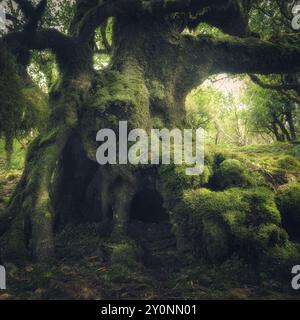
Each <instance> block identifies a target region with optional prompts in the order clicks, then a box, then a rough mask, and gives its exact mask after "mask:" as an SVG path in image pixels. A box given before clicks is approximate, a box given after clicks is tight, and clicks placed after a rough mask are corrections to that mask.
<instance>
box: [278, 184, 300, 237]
mask: <svg viewBox="0 0 300 320" xmlns="http://www.w3.org/2000/svg"><path fill="white" fill-rule="evenodd" d="M276 201H277V204H278V208H279V210H280V212H281V214H282V222H283V226H284V227H285V228H286V230H287V231H288V233H289V235H290V236H291V237H292V238H296V239H299V228H300V183H297V182H293V183H290V184H288V185H286V186H283V187H282V188H281V190H280V191H279V193H278V195H277V198H276Z"/></svg>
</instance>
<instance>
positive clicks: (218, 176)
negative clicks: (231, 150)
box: [213, 159, 255, 189]
mask: <svg viewBox="0 0 300 320" xmlns="http://www.w3.org/2000/svg"><path fill="white" fill-rule="evenodd" d="M213 184H214V186H215V187H216V188H218V189H226V188H228V187H234V186H241V187H243V186H245V187H247V186H251V185H255V181H254V179H253V177H251V175H250V172H249V170H248V169H247V168H246V167H245V166H244V165H243V164H242V163H241V162H240V161H239V160H236V159H227V160H224V161H223V162H222V163H221V164H220V166H219V168H218V169H217V170H216V172H215V175H214V179H213Z"/></svg>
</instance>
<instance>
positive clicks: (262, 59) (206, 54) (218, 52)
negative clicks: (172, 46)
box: [185, 34, 300, 74]
mask: <svg viewBox="0 0 300 320" xmlns="http://www.w3.org/2000/svg"><path fill="white" fill-rule="evenodd" d="M185 48H186V52H187V55H190V56H192V57H193V60H194V63H198V64H201V63H203V61H205V63H206V64H207V65H209V68H210V72H211V74H215V73H257V74H272V73H274V74H280V73H295V72H297V71H299V70H300V60H299V55H300V35H299V34H293V35H283V36H280V37H277V38H276V39H272V40H271V41H263V40H260V39H257V38H243V39H241V38H237V37H226V39H214V38H212V37H198V39H197V38H194V37H189V36H186V37H185ZM196 52H198V54H196ZM187 61H188V58H187ZM197 61H198V62H197Z"/></svg>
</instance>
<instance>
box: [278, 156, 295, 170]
mask: <svg viewBox="0 0 300 320" xmlns="http://www.w3.org/2000/svg"><path fill="white" fill-rule="evenodd" d="M276 165H277V167H278V168H280V169H284V170H287V171H299V169H300V163H299V161H298V160H297V159H296V158H295V157H293V156H289V155H287V156H283V157H281V158H280V159H278V160H277V162H276Z"/></svg>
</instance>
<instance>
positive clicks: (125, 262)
mask: <svg viewBox="0 0 300 320" xmlns="http://www.w3.org/2000/svg"><path fill="white" fill-rule="evenodd" d="M111 249H112V253H111V264H110V269H109V271H108V277H109V279H110V280H111V281H122V282H124V281H125V282H126V281H127V280H129V279H131V278H132V276H133V274H135V273H137V272H139V271H140V270H141V263H140V260H141V250H140V249H139V248H138V247H137V246H136V244H135V243H134V242H131V241H126V242H121V243H117V244H114V245H112V246H111Z"/></svg>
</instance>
